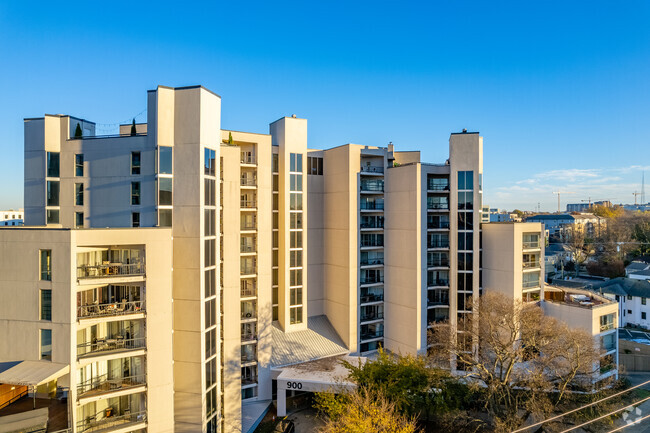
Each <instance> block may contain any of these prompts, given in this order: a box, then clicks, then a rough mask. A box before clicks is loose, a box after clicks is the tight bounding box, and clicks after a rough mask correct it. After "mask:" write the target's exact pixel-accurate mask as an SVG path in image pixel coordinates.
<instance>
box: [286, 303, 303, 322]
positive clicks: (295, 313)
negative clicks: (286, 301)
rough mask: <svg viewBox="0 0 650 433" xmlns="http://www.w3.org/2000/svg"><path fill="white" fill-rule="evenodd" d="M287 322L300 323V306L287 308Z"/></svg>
mask: <svg viewBox="0 0 650 433" xmlns="http://www.w3.org/2000/svg"><path fill="white" fill-rule="evenodd" d="M289 323H290V324H292V325H293V324H295V323H302V307H290V308H289Z"/></svg>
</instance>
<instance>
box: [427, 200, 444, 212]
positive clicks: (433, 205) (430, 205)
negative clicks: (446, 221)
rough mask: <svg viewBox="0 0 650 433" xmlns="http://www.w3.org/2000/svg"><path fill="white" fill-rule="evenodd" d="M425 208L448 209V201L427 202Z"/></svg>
mask: <svg viewBox="0 0 650 433" xmlns="http://www.w3.org/2000/svg"><path fill="white" fill-rule="evenodd" d="M427 209H428V210H442V211H448V210H449V203H439V202H427Z"/></svg>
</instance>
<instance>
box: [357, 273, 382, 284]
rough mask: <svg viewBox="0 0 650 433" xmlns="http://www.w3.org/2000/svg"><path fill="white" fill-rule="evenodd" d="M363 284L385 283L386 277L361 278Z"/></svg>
mask: <svg viewBox="0 0 650 433" xmlns="http://www.w3.org/2000/svg"><path fill="white" fill-rule="evenodd" d="M359 281H360V283H361V284H377V283H383V282H384V276H383V275H381V276H376V277H370V276H368V277H361V278H360V279H359Z"/></svg>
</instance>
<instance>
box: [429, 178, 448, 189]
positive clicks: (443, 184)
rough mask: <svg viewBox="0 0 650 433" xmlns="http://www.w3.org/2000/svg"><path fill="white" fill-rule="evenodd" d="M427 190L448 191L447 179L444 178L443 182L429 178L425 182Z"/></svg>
mask: <svg viewBox="0 0 650 433" xmlns="http://www.w3.org/2000/svg"><path fill="white" fill-rule="evenodd" d="M427 190H429V191H449V181H448V180H447V179H445V180H444V181H443V182H434V181H432V180H431V179H430V180H429V181H428V182H427Z"/></svg>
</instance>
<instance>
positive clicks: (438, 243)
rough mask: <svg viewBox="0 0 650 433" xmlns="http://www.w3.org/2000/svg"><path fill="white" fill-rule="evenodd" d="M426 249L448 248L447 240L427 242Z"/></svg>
mask: <svg viewBox="0 0 650 433" xmlns="http://www.w3.org/2000/svg"><path fill="white" fill-rule="evenodd" d="M427 248H449V240H446V241H429V242H427Z"/></svg>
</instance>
